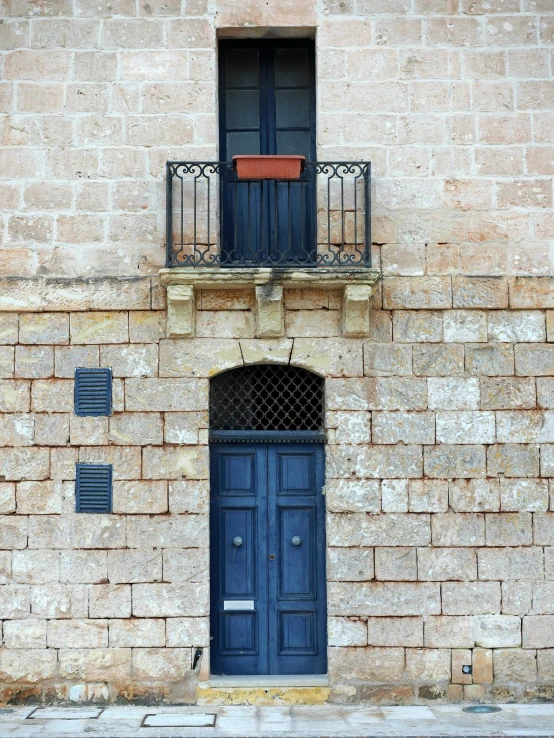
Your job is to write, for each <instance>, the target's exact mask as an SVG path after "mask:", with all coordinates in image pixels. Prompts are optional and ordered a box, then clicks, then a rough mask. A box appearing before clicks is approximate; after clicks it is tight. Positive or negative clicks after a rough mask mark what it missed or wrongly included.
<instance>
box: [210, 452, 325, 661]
mask: <svg viewBox="0 0 554 738" xmlns="http://www.w3.org/2000/svg"><path fill="white" fill-rule="evenodd" d="M211 475H212V499H211V537H212V544H211V545H212V551H211V611H212V615H211V631H212V650H211V671H212V674H324V673H325V672H326V670H327V654H326V649H327V644H326V629H327V625H326V595H325V517H324V516H325V505H324V499H323V494H322V488H323V475H324V457H323V446H322V445H321V444H301V443H283V444H280V443H252V444H250V443H240V444H239V443H237V444H232V443H219V444H213V445H212V446H211Z"/></svg>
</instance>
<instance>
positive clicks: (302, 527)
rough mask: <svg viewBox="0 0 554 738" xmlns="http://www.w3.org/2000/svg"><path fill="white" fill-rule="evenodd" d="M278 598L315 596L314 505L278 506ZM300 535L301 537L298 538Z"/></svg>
mask: <svg viewBox="0 0 554 738" xmlns="http://www.w3.org/2000/svg"><path fill="white" fill-rule="evenodd" d="M278 515H279V533H278V536H279V539H278V540H279V544H280V556H279V598H280V599H282V600H283V599H285V600H299V599H312V600H313V599H315V598H316V597H317V589H316V582H315V565H316V562H317V550H316V545H315V543H316V542H315V535H314V533H315V530H314V529H315V510H314V508H313V507H308V508H299V507H283V506H282V505H279V506H278ZM297 539H300V542H298V540H297Z"/></svg>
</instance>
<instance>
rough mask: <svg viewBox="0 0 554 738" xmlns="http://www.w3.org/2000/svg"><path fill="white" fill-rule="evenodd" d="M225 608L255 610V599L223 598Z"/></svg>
mask: <svg viewBox="0 0 554 738" xmlns="http://www.w3.org/2000/svg"><path fill="white" fill-rule="evenodd" d="M223 609H224V610H253V609H254V600H223Z"/></svg>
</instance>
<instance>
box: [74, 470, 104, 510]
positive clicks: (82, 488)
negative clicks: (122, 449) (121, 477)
mask: <svg viewBox="0 0 554 738" xmlns="http://www.w3.org/2000/svg"><path fill="white" fill-rule="evenodd" d="M75 494H76V497H77V505H76V509H77V512H82V513H109V512H111V511H112V465H111V464H77V474H76V485H75Z"/></svg>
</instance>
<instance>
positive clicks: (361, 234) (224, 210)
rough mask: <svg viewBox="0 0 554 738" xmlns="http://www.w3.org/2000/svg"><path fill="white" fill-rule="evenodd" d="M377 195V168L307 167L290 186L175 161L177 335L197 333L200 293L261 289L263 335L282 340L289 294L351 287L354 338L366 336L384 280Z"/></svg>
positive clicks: (167, 272)
mask: <svg viewBox="0 0 554 738" xmlns="http://www.w3.org/2000/svg"><path fill="white" fill-rule="evenodd" d="M370 193H371V165H370V163H369V162H306V163H305V165H304V166H303V168H302V171H301V174H300V177H299V178H298V179H288V180H287V179H252V180H250V179H241V178H239V176H238V174H237V171H236V169H235V167H234V164H233V162H178V161H170V162H167V182H166V198H167V199H166V229H167V253H166V269H163V270H162V272H161V277H162V282H163V283H164V284H165V285H167V286H168V318H169V335H174V336H185V335H186V336H189V335H193V334H194V290H195V289H218V288H220V289H224V288H233V289H235V288H242V287H244V288H250V289H252V288H254V289H255V290H256V301H257V320H258V324H259V330H258V335H259V336H260V337H261V336H264V337H270V336H277V335H282V312H283V306H282V290H283V288H287V287H288V288H290V287H300V288H303V287H308V286H314V287H319V288H325V287H329V288H337V287H341V288H343V289H344V296H345V299H344V321H343V322H344V333H345V335H365V334H366V333H367V330H366V329H365V323H366V322H367V320H366V318H367V317H368V315H367V314H368V309H369V308H368V300H369V297H370V296H371V294H372V291H373V287H374V285H375V282H376V281H377V279H378V276H379V275H378V272H377V271H376V270H374V269H371V197H370ZM353 311H354V312H353ZM360 311H361V312H360ZM271 312H273V318H271V319H270V317H269V316H270V313H271ZM185 314H186V315H187V316H188V317H187V318H186V320H185V319H184V318H183V316H184V315H185ZM354 315H358V317H357V318H356V319H355V320H354V317H353V316H354ZM172 316H173V318H174V321H173V325H172V323H171V319H172ZM264 316H265V317H264Z"/></svg>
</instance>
